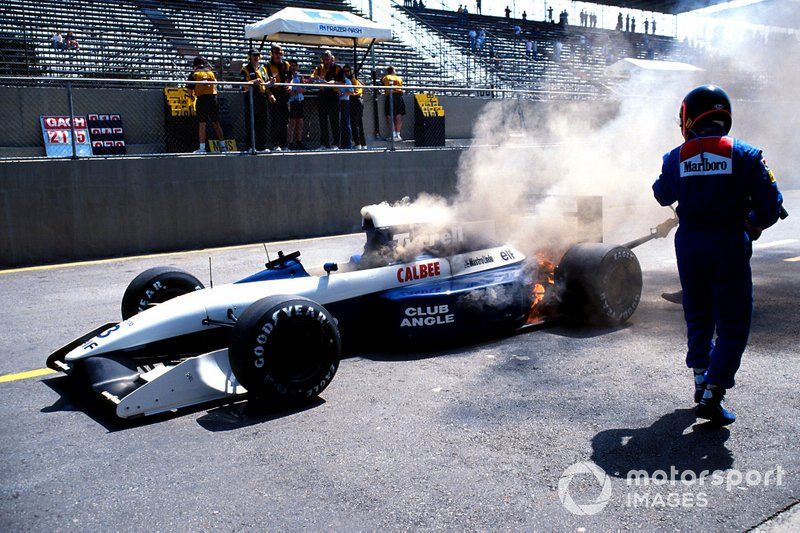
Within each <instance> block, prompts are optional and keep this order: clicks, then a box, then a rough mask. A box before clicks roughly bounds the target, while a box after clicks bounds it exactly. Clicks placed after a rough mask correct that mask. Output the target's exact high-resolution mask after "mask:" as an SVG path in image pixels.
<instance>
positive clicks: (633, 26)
mask: <svg viewBox="0 0 800 533" xmlns="http://www.w3.org/2000/svg"><path fill="white" fill-rule="evenodd" d="M631 33H636V17H631Z"/></svg>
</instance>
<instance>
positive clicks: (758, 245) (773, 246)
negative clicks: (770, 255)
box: [753, 239, 797, 250]
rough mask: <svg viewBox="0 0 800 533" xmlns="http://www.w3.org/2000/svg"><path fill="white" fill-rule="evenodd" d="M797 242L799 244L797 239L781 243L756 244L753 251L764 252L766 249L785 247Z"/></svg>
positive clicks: (783, 240)
mask: <svg viewBox="0 0 800 533" xmlns="http://www.w3.org/2000/svg"><path fill="white" fill-rule="evenodd" d="M795 242H797V239H782V240H780V241H772V242H754V243H753V249H754V250H763V249H764V248H777V247H779V246H783V245H785V244H792V243H795Z"/></svg>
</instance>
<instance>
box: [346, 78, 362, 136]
mask: <svg viewBox="0 0 800 533" xmlns="http://www.w3.org/2000/svg"><path fill="white" fill-rule="evenodd" d="M345 75H347V72H345ZM350 81H351V82H352V83H353V94H351V95H350V126H351V128H352V130H353V143H354V144H355V145H356V148H358V149H360V150H366V149H367V138H366V136H365V135H364V101H363V100H362V96H363V95H364V89H362V88H361V87H362V85H363V84H362V83H361V82H360V81H358V77H356V73H355V72H353V73H352V75H351V76H350Z"/></svg>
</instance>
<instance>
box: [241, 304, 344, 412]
mask: <svg viewBox="0 0 800 533" xmlns="http://www.w3.org/2000/svg"><path fill="white" fill-rule="evenodd" d="M228 354H229V357H230V362H231V369H232V370H233V374H234V376H236V379H237V380H238V381H239V383H241V384H242V385H243V386H244V388H246V389H247V392H248V394H249V395H250V396H251V397H254V398H257V399H259V400H265V401H268V402H272V403H276V404H280V405H287V404H297V403H302V402H307V401H309V400H311V399H313V398H315V397H317V396H318V395H319V394H320V393H321V392H322V391H323V390H325V388H326V387H327V386H328V385H329V384H330V382H331V380H332V379H333V377H334V375H336V370H337V369H338V368H339V359H340V357H341V338H340V336H339V329H338V327H337V325H336V320H335V319H334V318H333V316H331V314H330V313H328V311H327V310H326V309H325V308H324V307H322V306H321V305H320V304H318V303H316V302H314V301H312V300H309V299H308V298H302V297H299V296H286V295H278V296H269V297H267V298H263V299H261V300H258V301H257V302H255V303H253V304H252V305H251V306H250V307H248V308H247V310H246V311H245V312H244V313H242V316H241V317H240V318H239V320H238V321H237V322H236V325H235V326H234V328H233V331H232V332H231V339H230V345H229V348H228Z"/></svg>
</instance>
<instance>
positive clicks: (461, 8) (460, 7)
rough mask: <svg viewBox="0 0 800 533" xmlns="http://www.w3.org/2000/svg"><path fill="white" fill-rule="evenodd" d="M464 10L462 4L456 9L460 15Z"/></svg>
mask: <svg viewBox="0 0 800 533" xmlns="http://www.w3.org/2000/svg"><path fill="white" fill-rule="evenodd" d="M463 12H464V8H463V6H462V5H461V4H458V9H456V13H458V14H459V15H460V14H461V13H463Z"/></svg>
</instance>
